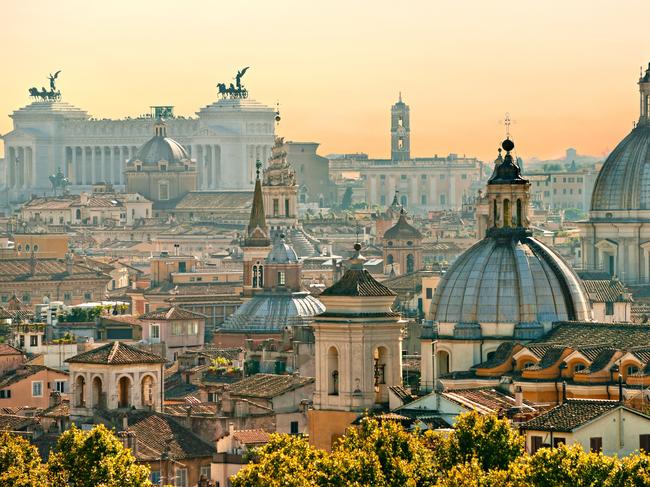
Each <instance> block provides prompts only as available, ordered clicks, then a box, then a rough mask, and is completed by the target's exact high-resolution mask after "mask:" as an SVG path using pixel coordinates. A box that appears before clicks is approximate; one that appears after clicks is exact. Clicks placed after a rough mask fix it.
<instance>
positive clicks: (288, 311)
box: [221, 292, 325, 333]
mask: <svg viewBox="0 0 650 487" xmlns="http://www.w3.org/2000/svg"><path fill="white" fill-rule="evenodd" d="M324 311H325V306H324V305H323V303H321V302H320V301H319V300H318V299H316V298H315V297H313V296H312V295H311V294H309V293H307V292H298V293H272V292H268V293H259V294H256V295H255V296H254V297H253V298H251V299H250V300H249V301H246V302H245V303H244V304H242V305H241V306H240V307H239V308H238V309H237V311H235V312H234V313H233V314H232V315H230V316H229V317H228V318H226V321H224V323H223V324H222V325H221V329H222V330H223V331H234V332H238V331H239V332H251V333H279V332H281V331H282V330H283V329H284V328H285V327H287V326H300V325H309V324H310V323H311V322H312V321H313V318H314V316H316V315H318V314H321V313H323V312H324Z"/></svg>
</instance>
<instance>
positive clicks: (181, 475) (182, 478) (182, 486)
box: [174, 468, 187, 487]
mask: <svg viewBox="0 0 650 487" xmlns="http://www.w3.org/2000/svg"><path fill="white" fill-rule="evenodd" d="M174 485H175V486H176V487H187V469H186V468H179V469H177V470H176V482H175V483H174Z"/></svg>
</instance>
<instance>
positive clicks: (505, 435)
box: [233, 413, 650, 487]
mask: <svg viewBox="0 0 650 487" xmlns="http://www.w3.org/2000/svg"><path fill="white" fill-rule="evenodd" d="M454 426H455V428H454V430H453V431H451V432H450V433H448V434H447V433H436V432H426V433H424V434H420V432H418V431H415V432H408V431H406V430H404V428H402V426H401V425H400V424H399V423H397V422H390V421H385V422H378V421H377V420H375V419H371V418H365V419H363V420H362V421H361V423H360V425H359V426H358V427H351V428H350V429H349V430H348V432H347V433H346V435H345V436H343V437H342V438H341V439H340V440H339V441H338V442H337V443H336V444H335V445H334V447H333V449H332V452H331V453H326V452H324V451H321V450H317V449H315V448H314V447H312V446H311V445H310V444H309V442H308V440H307V439H305V438H301V437H295V436H288V435H273V437H272V440H271V442H270V443H268V444H267V445H266V446H264V447H262V448H261V449H259V450H258V451H257V452H256V455H255V457H256V460H255V461H254V462H253V463H250V464H249V465H248V466H247V467H245V468H244V469H242V470H241V471H240V472H239V473H238V474H237V475H236V476H235V477H234V478H233V487H253V486H258V485H268V486H271V487H276V486H277V487H279V486H289V487H293V486H296V487H297V486H313V487H321V486H323V487H324V486H335V487H336V486H353V487H361V486H366V485H373V486H379V487H388V486H404V487H429V486H438V487H533V486H535V487H537V486H539V487H551V486H554V487H555V486H571V487H583V486H585V487H586V486H596V485H598V486H605V487H614V486H617V487H618V486H621V487H627V486H629V487H632V486H642V485H643V486H645V485H650V457H648V456H647V455H645V454H643V453H638V454H634V455H630V456H628V457H625V458H617V457H608V456H605V455H602V454H600V453H593V452H592V453H586V452H584V451H583V450H582V448H581V447H580V446H579V445H575V446H568V447H567V446H564V445H561V446H559V447H557V448H552V449H551V448H542V449H540V450H538V451H537V452H536V453H535V454H534V455H528V454H527V453H526V452H525V450H524V438H523V437H522V436H521V435H519V433H517V432H516V431H515V430H514V429H513V428H512V427H511V425H510V423H509V421H508V420H505V419H499V418H497V417H495V416H480V415H478V414H477V413H468V414H465V415H461V416H460V417H459V418H458V420H457V422H456V424H455V425H454Z"/></svg>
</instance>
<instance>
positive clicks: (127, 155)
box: [0, 98, 275, 201]
mask: <svg viewBox="0 0 650 487" xmlns="http://www.w3.org/2000/svg"><path fill="white" fill-rule="evenodd" d="M10 116H11V118H12V119H13V124H14V128H13V130H12V131H11V132H9V133H7V134H5V135H4V136H3V137H2V139H3V140H4V145H5V154H6V157H5V160H4V166H3V167H1V168H0V189H2V190H6V191H7V192H8V195H9V199H10V200H12V201H24V200H25V199H27V198H28V197H29V195H30V194H31V193H42V192H43V191H51V188H52V186H51V184H50V181H49V180H48V176H49V175H50V174H54V173H55V172H56V170H57V168H58V167H61V169H62V170H63V173H64V174H65V176H67V177H68V178H69V179H70V181H71V183H72V186H71V188H70V189H72V190H73V191H74V190H81V189H89V188H90V186H91V185H92V184H93V183H95V182H99V181H110V182H112V183H113V184H115V185H124V184H125V178H124V170H125V167H126V161H127V160H129V159H131V158H132V157H133V156H134V155H135V154H136V152H137V148H138V147H139V146H141V145H142V144H143V143H145V142H146V141H147V140H148V139H149V137H150V134H151V132H152V125H153V123H154V119H153V118H152V117H151V116H149V115H144V116H141V117H138V118H126V119H122V120H111V119H97V118H91V117H90V115H89V114H88V113H87V112H86V111H84V110H81V109H79V108H77V107H75V106H73V105H71V104H70V103H67V102H63V101H46V102H43V101H37V102H33V103H31V104H30V105H27V106H25V107H23V108H21V109H19V110H16V111H15V112H13V114H12V115H10ZM274 117H275V111H274V110H273V109H272V108H270V107H268V106H266V105H263V104H261V103H258V102H256V101H254V100H251V99H250V98H249V99H245V100H243V99H233V100H231V99H222V100H219V101H217V102H214V103H212V104H210V105H208V106H206V107H204V108H202V109H201V110H199V111H198V112H197V117H195V118H184V117H175V118H170V119H169V120H168V122H167V123H168V126H169V133H170V135H171V136H172V137H174V138H175V139H177V140H178V141H179V142H180V143H181V144H183V146H185V147H187V150H188V152H189V154H190V156H191V158H192V159H193V160H195V161H196V165H197V171H198V174H199V189H247V188H250V187H251V186H252V184H253V182H254V178H255V161H256V160H257V159H259V160H260V161H262V162H264V163H265V162H266V160H267V159H268V157H269V156H270V154H271V147H272V146H273V141H274V130H275V124H274Z"/></svg>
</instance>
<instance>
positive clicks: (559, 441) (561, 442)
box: [553, 436, 566, 448]
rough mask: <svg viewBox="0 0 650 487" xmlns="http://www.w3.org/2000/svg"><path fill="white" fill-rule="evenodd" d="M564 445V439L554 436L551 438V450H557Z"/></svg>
mask: <svg viewBox="0 0 650 487" xmlns="http://www.w3.org/2000/svg"><path fill="white" fill-rule="evenodd" d="M564 444H566V439H565V438H562V437H561V436H556V437H555V438H553V448H557V447H558V446H560V445H564Z"/></svg>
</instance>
